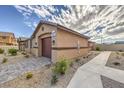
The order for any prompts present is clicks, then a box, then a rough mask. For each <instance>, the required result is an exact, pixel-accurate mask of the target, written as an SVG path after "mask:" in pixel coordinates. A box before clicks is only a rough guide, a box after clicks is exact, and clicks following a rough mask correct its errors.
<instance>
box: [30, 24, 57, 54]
mask: <svg viewBox="0 0 124 93" xmlns="http://www.w3.org/2000/svg"><path fill="white" fill-rule="evenodd" d="M42 27H44V30H43V31H42ZM52 31H57V28H56V27H54V26H50V25H45V24H43V25H42V26H41V27H40V28H39V29H38V31H37V33H36V35H35V38H33V40H32V47H33V49H31V51H32V53H33V54H34V55H35V56H41V52H42V50H40V51H39V49H38V48H39V47H41V46H42V44H40V45H39V37H40V36H41V35H43V34H46V33H50V32H52ZM48 36H49V37H50V36H51V34H49V35H43V36H42V37H40V39H41V38H46V37H48ZM51 43H52V42H51ZM39 52H40V53H39Z"/></svg>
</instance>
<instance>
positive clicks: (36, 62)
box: [0, 57, 50, 83]
mask: <svg viewBox="0 0 124 93" xmlns="http://www.w3.org/2000/svg"><path fill="white" fill-rule="evenodd" d="M47 64H50V60H49V59H47V58H44V57H42V58H34V57H30V58H27V59H22V60H19V62H15V63H12V64H11V63H9V64H4V65H0V83H4V82H7V81H9V80H12V79H14V78H16V77H18V76H19V75H22V74H24V73H25V72H28V71H32V70H36V69H39V68H41V67H43V66H45V65H47Z"/></svg>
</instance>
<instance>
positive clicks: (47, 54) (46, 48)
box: [42, 37, 51, 58]
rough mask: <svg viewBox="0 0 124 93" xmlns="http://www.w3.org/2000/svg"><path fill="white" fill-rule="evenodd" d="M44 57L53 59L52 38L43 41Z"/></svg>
mask: <svg viewBox="0 0 124 93" xmlns="http://www.w3.org/2000/svg"><path fill="white" fill-rule="evenodd" d="M42 56H44V57H48V58H51V38H50V37H48V38H44V39H42Z"/></svg>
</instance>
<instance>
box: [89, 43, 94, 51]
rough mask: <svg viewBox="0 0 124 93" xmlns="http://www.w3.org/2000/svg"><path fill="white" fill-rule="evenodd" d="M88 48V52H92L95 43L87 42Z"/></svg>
mask: <svg viewBox="0 0 124 93" xmlns="http://www.w3.org/2000/svg"><path fill="white" fill-rule="evenodd" d="M88 42H89V43H88V46H89V50H93V49H95V42H92V41H88Z"/></svg>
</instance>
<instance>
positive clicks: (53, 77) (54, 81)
mask: <svg viewBox="0 0 124 93" xmlns="http://www.w3.org/2000/svg"><path fill="white" fill-rule="evenodd" d="M57 81H58V78H57V76H56V75H53V76H52V79H51V84H52V85H54V84H56V83H57Z"/></svg>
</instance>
